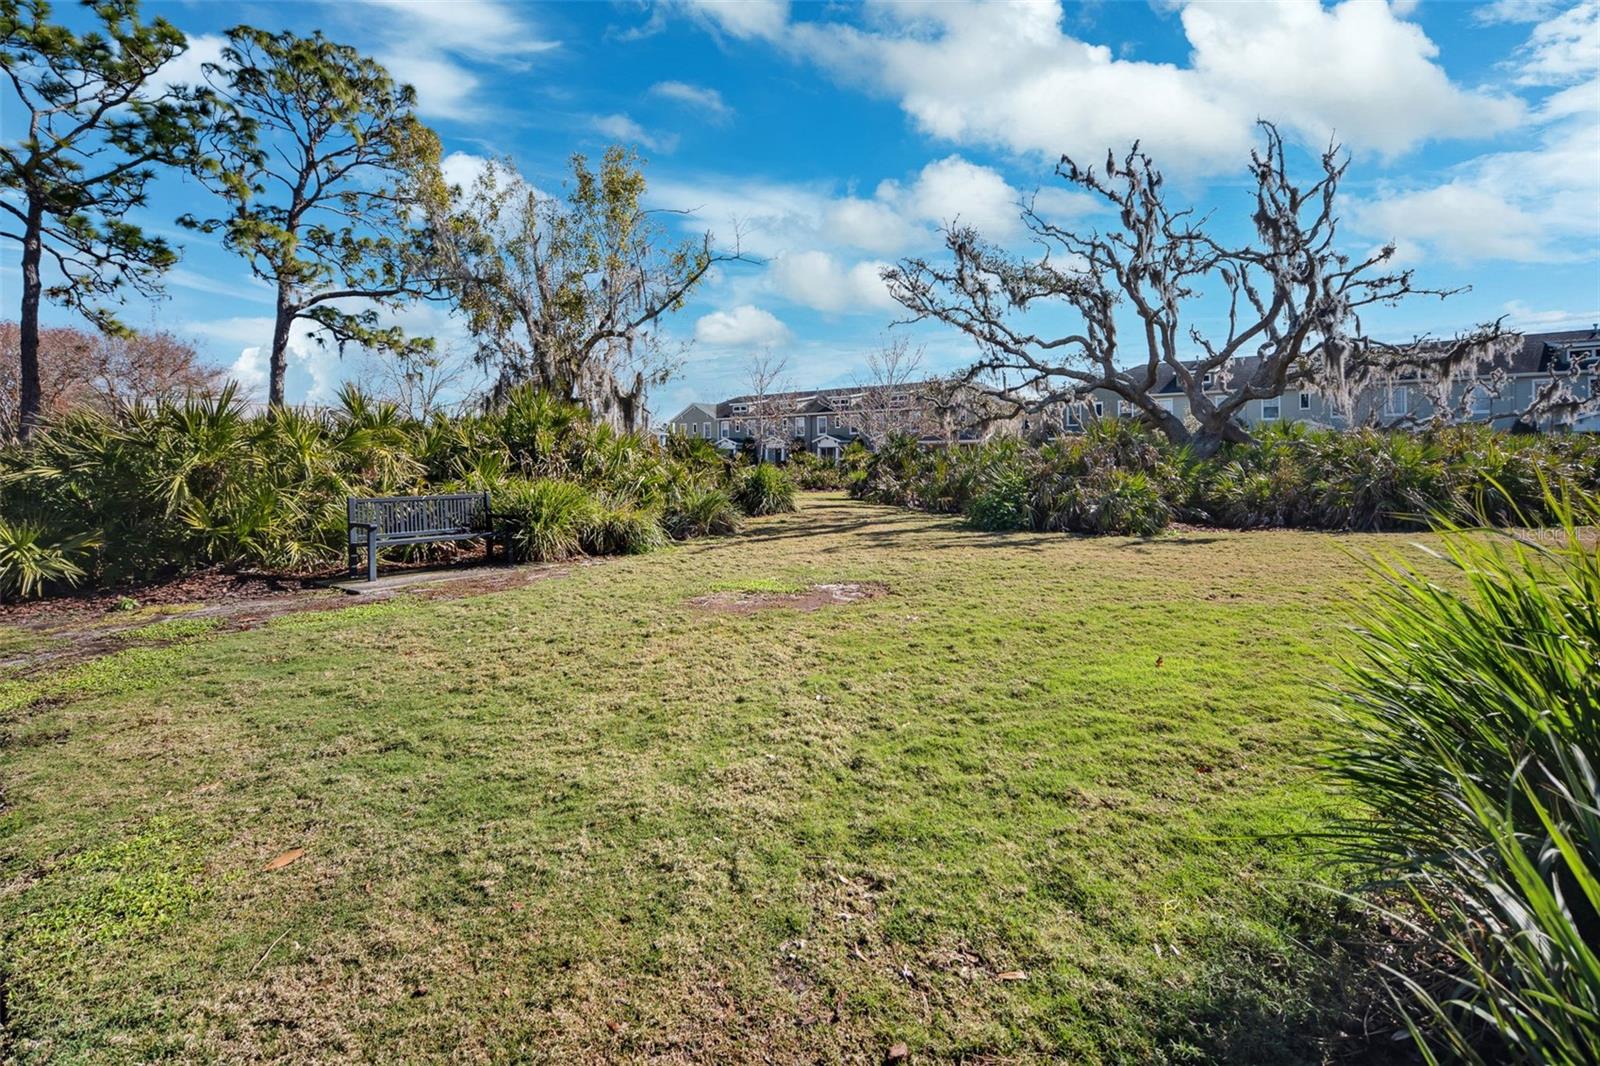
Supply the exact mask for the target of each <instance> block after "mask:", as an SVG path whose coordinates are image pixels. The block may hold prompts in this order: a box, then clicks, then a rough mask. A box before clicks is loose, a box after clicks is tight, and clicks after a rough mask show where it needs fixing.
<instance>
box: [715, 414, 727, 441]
mask: <svg viewBox="0 0 1600 1066" xmlns="http://www.w3.org/2000/svg"><path fill="white" fill-rule="evenodd" d="M727 435H728V420H727V419H726V418H724V419H723V420H722V423H721V425H719V426H717V436H719V437H726V436H727Z"/></svg>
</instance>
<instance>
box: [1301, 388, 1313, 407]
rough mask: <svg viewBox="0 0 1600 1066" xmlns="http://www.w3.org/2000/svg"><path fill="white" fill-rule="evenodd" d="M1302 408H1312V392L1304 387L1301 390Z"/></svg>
mask: <svg viewBox="0 0 1600 1066" xmlns="http://www.w3.org/2000/svg"><path fill="white" fill-rule="evenodd" d="M1300 410H1302V411H1309V410H1311V394H1310V393H1309V392H1306V391H1305V390H1303V389H1302V390H1301V392H1300Z"/></svg>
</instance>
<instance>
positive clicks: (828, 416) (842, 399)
mask: <svg viewBox="0 0 1600 1066" xmlns="http://www.w3.org/2000/svg"><path fill="white" fill-rule="evenodd" d="M930 397H931V388H930V383H929V382H908V383H907V384H905V385H901V386H897V387H895V388H893V389H883V388H878V387H844V388H832V389H803V390H799V391H795V392H781V393H769V394H767V395H766V396H754V395H744V396H733V397H730V398H728V399H726V400H723V401H722V402H720V403H716V404H710V403H699V402H697V403H691V404H689V405H688V406H687V407H685V408H684V409H683V410H682V411H679V412H678V413H677V414H675V415H673V416H672V417H671V418H669V419H667V421H666V422H665V423H662V424H661V425H659V426H657V427H656V433H657V435H658V437H660V438H661V439H662V440H663V441H665V439H666V438H667V437H669V436H685V437H700V438H702V439H704V440H709V441H712V442H713V443H715V445H716V446H717V447H718V448H719V449H721V450H723V451H727V452H734V451H740V450H743V449H745V448H746V447H748V448H750V449H751V450H753V451H755V452H756V453H757V455H758V456H759V457H760V458H763V459H774V460H778V461H780V462H781V461H783V460H785V459H787V458H788V457H789V456H790V455H791V454H793V453H795V452H799V451H806V452H810V453H811V454H813V455H816V456H819V457H821V458H823V459H834V460H837V459H838V458H839V456H840V454H841V453H843V451H844V449H845V448H846V447H848V446H849V445H850V444H851V443H852V442H853V441H858V440H859V441H863V442H864V443H870V441H871V440H872V438H873V437H874V436H875V435H878V434H881V433H884V432H891V431H898V432H914V433H916V435H917V437H918V439H919V440H920V441H921V442H922V443H923V444H924V445H926V446H928V447H943V446H946V445H949V444H952V443H953V444H957V445H969V444H976V443H978V441H979V440H980V439H981V437H980V435H979V434H977V433H975V432H973V431H971V430H964V429H959V428H949V427H947V426H946V425H945V420H944V419H943V417H942V416H941V415H940V413H939V412H938V411H937V410H936V409H935V406H934V404H933V403H932V401H931V399H930Z"/></svg>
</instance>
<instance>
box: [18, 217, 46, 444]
mask: <svg viewBox="0 0 1600 1066" xmlns="http://www.w3.org/2000/svg"><path fill="white" fill-rule="evenodd" d="M43 229H44V212H43V211H42V210H41V209H39V208H38V207H36V206H34V205H33V204H29V205H28V219H27V222H26V223H25V224H24V227H23V233H22V312H21V315H20V316H19V318H20V322H19V326H18V330H17V332H18V334H19V337H18V341H19V345H18V347H19V350H20V351H19V354H20V362H21V375H22V376H21V396H20V397H19V402H18V404H17V437H18V439H19V440H27V439H28V437H29V436H31V435H32V434H33V430H34V427H35V426H37V425H38V423H39V421H40V419H41V417H42V416H43V414H44V389H43V388H42V387H41V385H40V383H39V299H40V297H41V295H42V294H43V292H44V286H43V284H42V283H41V282H40V280H39V261H40V259H41V258H42V257H43V252H44V237H43Z"/></svg>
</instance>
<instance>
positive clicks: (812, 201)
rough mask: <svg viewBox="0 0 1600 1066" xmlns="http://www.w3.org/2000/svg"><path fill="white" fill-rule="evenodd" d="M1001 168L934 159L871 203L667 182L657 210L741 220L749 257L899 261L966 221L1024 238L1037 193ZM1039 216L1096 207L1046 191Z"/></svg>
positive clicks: (779, 185)
mask: <svg viewBox="0 0 1600 1066" xmlns="http://www.w3.org/2000/svg"><path fill="white" fill-rule="evenodd" d="M1031 195H1032V194H1031V193H1027V194H1025V193H1024V192H1023V191H1021V190H1019V189H1017V188H1015V187H1013V186H1011V185H1010V184H1008V183H1007V182H1006V180H1005V178H1004V177H1003V176H1002V175H1001V174H1000V173H999V172H998V171H996V170H993V169H991V168H989V167H984V166H978V165H976V164H974V163H971V162H968V161H967V160H965V159H963V158H962V157H960V156H959V155H951V156H948V157H946V158H944V159H940V160H935V161H934V162H931V163H929V164H928V165H926V166H925V167H923V168H922V170H921V171H919V172H918V173H917V174H916V175H915V176H913V177H912V178H911V179H910V180H909V181H907V182H901V181H898V180H888V181H883V182H880V183H879V184H878V186H877V188H876V189H874V190H873V193H872V195H871V196H859V195H851V194H846V195H843V196H841V195H837V190H835V189H832V188H829V187H827V186H823V185H804V184H791V183H783V182H769V181H761V180H738V179H728V178H709V179H703V180H700V181H684V180H681V179H679V180H674V179H670V178H664V179H659V180H656V181H653V182H652V183H651V188H650V198H651V202H652V203H653V204H656V205H658V206H662V207H672V208H676V209H690V210H694V211H695V212H696V225H709V226H711V227H712V228H713V229H714V230H716V231H718V232H721V233H724V234H731V233H732V231H733V227H734V225H735V223H737V225H738V227H739V230H740V238H741V240H742V241H743V246H744V249H745V250H746V251H747V252H750V253H753V254H755V255H761V256H779V255H782V254H784V253H786V252H792V251H802V250H810V249H816V248H819V247H821V248H830V249H833V248H837V249H856V250H858V251H860V252H866V253H868V254H870V255H874V256H893V255H899V254H901V253H904V252H906V251H909V250H912V249H915V248H918V247H924V246H926V245H928V244H929V243H931V242H932V241H933V240H934V239H935V232H934V230H935V227H938V226H943V225H945V224H947V223H949V222H951V221H952V220H954V219H956V218H959V219H960V220H961V221H963V222H967V223H971V224H973V225H975V226H977V227H979V228H980V229H981V230H983V231H984V232H985V234H986V235H989V236H991V237H993V238H995V239H997V240H998V239H1006V238H1009V237H1012V236H1016V235H1017V234H1019V233H1021V231H1022V223H1021V220H1020V216H1021V210H1022V209H1021V206H1020V204H1021V202H1022V201H1023V200H1024V199H1025V198H1028V197H1029V196H1031ZM1037 206H1038V209H1039V210H1040V211H1041V213H1044V214H1047V215H1051V216H1054V217H1068V216H1072V215H1077V214H1081V213H1083V211H1084V210H1086V209H1088V208H1090V207H1092V206H1093V205H1092V203H1091V202H1090V201H1089V200H1088V198H1087V197H1085V196H1083V195H1081V194H1077V193H1073V192H1069V191H1067V190H1065V189H1060V188H1053V187H1047V188H1045V189H1043V190H1040V192H1039V196H1038V201H1037Z"/></svg>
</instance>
